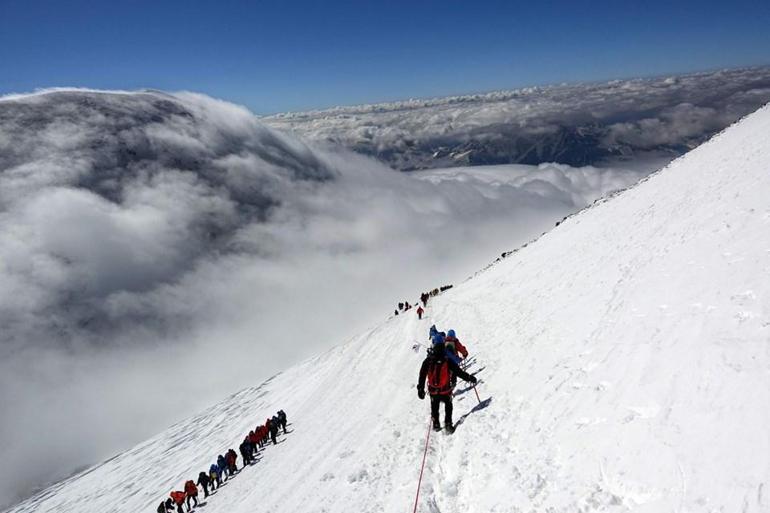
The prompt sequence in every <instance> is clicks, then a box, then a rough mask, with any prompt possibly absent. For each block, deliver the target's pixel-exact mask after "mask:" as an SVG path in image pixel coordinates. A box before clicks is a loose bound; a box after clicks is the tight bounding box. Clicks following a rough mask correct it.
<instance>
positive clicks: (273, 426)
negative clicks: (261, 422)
mask: <svg viewBox="0 0 770 513" xmlns="http://www.w3.org/2000/svg"><path fill="white" fill-rule="evenodd" d="M268 422H269V423H270V439H271V440H272V441H273V445H277V444H278V441H277V440H276V439H275V437H276V436H278V424H279V422H278V417H275V416H273V418H272V419H270V420H268Z"/></svg>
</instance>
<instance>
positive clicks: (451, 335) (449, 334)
mask: <svg viewBox="0 0 770 513" xmlns="http://www.w3.org/2000/svg"><path fill="white" fill-rule="evenodd" d="M446 336H447V337H454V336H455V330H449V331H447V332H446Z"/></svg>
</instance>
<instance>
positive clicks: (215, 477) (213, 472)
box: [209, 463, 222, 490]
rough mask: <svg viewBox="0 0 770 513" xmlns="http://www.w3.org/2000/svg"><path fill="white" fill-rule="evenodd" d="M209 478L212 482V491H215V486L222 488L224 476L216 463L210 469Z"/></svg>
mask: <svg viewBox="0 0 770 513" xmlns="http://www.w3.org/2000/svg"><path fill="white" fill-rule="evenodd" d="M209 478H210V481H211V489H212V490H213V489H214V485H216V487H217V488H219V487H220V486H222V474H220V472H219V466H218V465H217V464H216V463H212V464H211V466H210V467H209Z"/></svg>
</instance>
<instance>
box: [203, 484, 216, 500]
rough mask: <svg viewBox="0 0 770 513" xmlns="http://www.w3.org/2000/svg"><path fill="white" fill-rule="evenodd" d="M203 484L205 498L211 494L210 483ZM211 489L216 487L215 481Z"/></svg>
mask: <svg viewBox="0 0 770 513" xmlns="http://www.w3.org/2000/svg"><path fill="white" fill-rule="evenodd" d="M201 486H202V487H203V498H204V499H205V498H206V497H208V496H209V485H208V484H204V485H201ZM211 489H212V490H213V489H214V483H211Z"/></svg>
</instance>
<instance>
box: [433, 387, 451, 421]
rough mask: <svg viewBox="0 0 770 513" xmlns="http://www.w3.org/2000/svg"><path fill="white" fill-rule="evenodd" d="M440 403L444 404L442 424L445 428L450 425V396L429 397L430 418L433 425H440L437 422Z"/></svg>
mask: <svg viewBox="0 0 770 513" xmlns="http://www.w3.org/2000/svg"><path fill="white" fill-rule="evenodd" d="M441 403H444V424H445V425H447V426H451V425H452V396H451V395H449V394H447V395H432V396H430V416H431V417H432V418H433V425H434V426H435V425H437V424H440V422H439V421H438V414H439V412H438V410H439V408H440V407H441Z"/></svg>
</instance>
